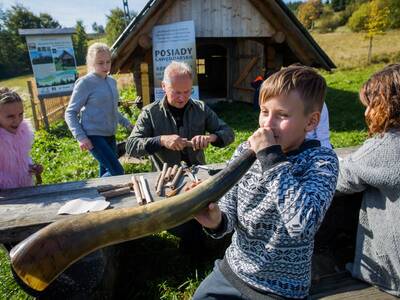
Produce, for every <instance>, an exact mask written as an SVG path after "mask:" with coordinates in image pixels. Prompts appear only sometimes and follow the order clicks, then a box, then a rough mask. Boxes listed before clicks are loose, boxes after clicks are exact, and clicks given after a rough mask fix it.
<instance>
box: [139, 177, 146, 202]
mask: <svg viewBox="0 0 400 300" xmlns="http://www.w3.org/2000/svg"><path fill="white" fill-rule="evenodd" d="M138 185H139V190H140V197H141V198H142V202H143V204H146V203H147V202H146V197H145V196H144V191H143V187H142V185H141V184H140V176H139V181H138Z"/></svg>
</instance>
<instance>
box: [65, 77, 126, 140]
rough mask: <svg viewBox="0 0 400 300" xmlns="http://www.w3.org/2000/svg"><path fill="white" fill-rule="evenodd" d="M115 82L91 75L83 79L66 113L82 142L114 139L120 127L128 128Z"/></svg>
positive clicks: (73, 94)
mask: <svg viewBox="0 0 400 300" xmlns="http://www.w3.org/2000/svg"><path fill="white" fill-rule="evenodd" d="M118 100H119V95H118V90H117V84H116V82H115V80H114V79H113V78H112V77H110V76H107V77H106V78H101V77H100V76H98V75H96V74H95V73H89V74H87V75H85V76H83V77H82V78H79V79H78V80H77V81H76V83H75V86H74V90H73V92H72V96H71V99H70V101H69V105H68V108H67V110H66V111H65V121H66V122H67V124H68V127H69V129H70V130H71V132H72V135H73V136H74V137H75V138H76V139H77V140H78V141H81V140H83V139H84V138H86V137H87V136H88V135H100V136H112V135H114V134H115V132H116V130H117V125H118V123H120V124H121V125H123V126H125V127H128V126H129V125H130V122H129V120H127V119H126V118H124V117H123V116H122V115H121V113H120V112H119V111H118Z"/></svg>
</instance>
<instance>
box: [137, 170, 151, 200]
mask: <svg viewBox="0 0 400 300" xmlns="http://www.w3.org/2000/svg"><path fill="white" fill-rule="evenodd" d="M139 180H140V185H141V187H142V190H143V195H144V198H145V199H146V203H147V204H149V203H151V202H153V199H152V198H151V194H150V191H149V186H148V185H147V180H146V179H145V178H144V177H143V176H139Z"/></svg>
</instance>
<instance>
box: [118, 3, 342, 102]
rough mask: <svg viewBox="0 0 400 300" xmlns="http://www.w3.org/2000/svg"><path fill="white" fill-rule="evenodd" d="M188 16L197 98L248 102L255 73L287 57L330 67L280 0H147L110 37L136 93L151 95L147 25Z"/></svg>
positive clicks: (120, 68) (274, 66)
mask: <svg viewBox="0 0 400 300" xmlns="http://www.w3.org/2000/svg"><path fill="white" fill-rule="evenodd" d="M187 20H193V21H194V24H195V35H196V52H197V65H198V66H199V65H201V66H202V67H200V68H197V73H198V83H199V91H200V98H201V99H207V98H219V99H221V98H223V99H229V100H233V101H245V102H251V101H252V95H253V92H254V90H253V88H252V87H251V85H250V83H251V81H252V80H254V78H256V77H257V76H258V75H264V74H265V73H266V72H267V71H269V70H277V69H279V68H280V67H282V66H287V65H290V64H292V63H297V62H298V63H302V64H304V65H308V66H313V67H317V68H323V69H326V70H330V69H331V68H335V65H334V64H333V62H332V61H331V60H330V59H329V57H328V56H327V55H326V54H325V52H324V51H323V50H322V49H321V48H320V47H319V46H318V44H317V43H316V42H315V41H314V39H313V38H312V37H311V35H310V34H309V33H308V32H307V30H306V29H305V28H304V27H303V26H302V25H301V24H300V22H299V21H298V20H297V19H296V17H295V16H294V15H293V13H292V12H291V11H290V10H289V9H288V7H287V6H286V5H285V4H284V3H283V1H282V0H241V1H238V0H150V1H149V2H148V3H147V5H146V6H145V8H144V9H143V10H142V11H141V12H140V13H139V15H138V16H137V17H136V18H135V19H133V20H132V22H131V23H130V24H129V25H128V26H127V28H126V29H125V31H124V32H123V33H122V34H121V36H120V37H119V38H118V39H117V41H116V42H115V43H114V45H113V47H112V48H113V61H112V65H113V67H112V72H113V73H125V72H132V73H133V74H134V81H135V84H136V87H137V92H138V95H142V94H147V95H148V94H150V98H151V99H152V97H151V95H152V93H153V90H154V89H153V88H154V86H153V73H152V72H153V71H152V70H153V58H152V29H153V27H154V26H156V25H163V24H169V23H174V22H180V21H187ZM143 63H146V64H147V68H146V65H144V66H145V68H143V69H142V71H141V68H140V66H141V65H142V67H143ZM146 69H147V70H148V75H147V74H145V72H147V70H146ZM204 70H205V72H203V71H204ZM199 71H200V72H199ZM143 72H144V73H143ZM147 76H148V77H147ZM143 77H147V78H148V80H147V81H146V78H143ZM143 79H144V82H149V87H147V86H146V85H147V84H146V85H143V86H142V82H143Z"/></svg>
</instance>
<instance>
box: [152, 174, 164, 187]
mask: <svg viewBox="0 0 400 300" xmlns="http://www.w3.org/2000/svg"><path fill="white" fill-rule="evenodd" d="M161 174H162V172H161V171H160V172H158V176H157V179H156V184H155V185H154V189H155V190H157V187H158V182H159V181H160V179H161Z"/></svg>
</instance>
